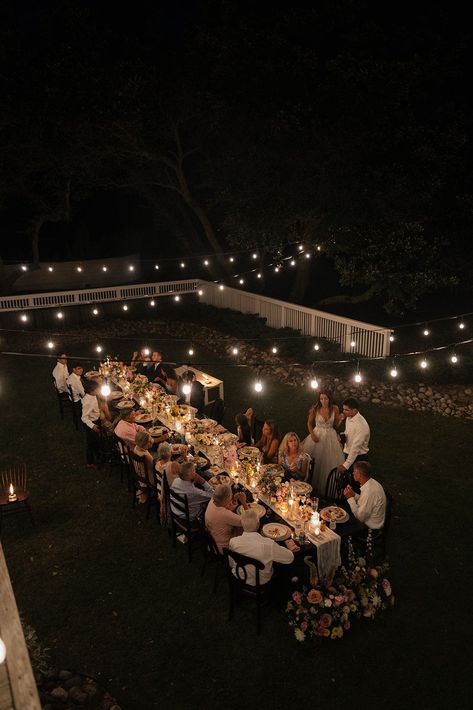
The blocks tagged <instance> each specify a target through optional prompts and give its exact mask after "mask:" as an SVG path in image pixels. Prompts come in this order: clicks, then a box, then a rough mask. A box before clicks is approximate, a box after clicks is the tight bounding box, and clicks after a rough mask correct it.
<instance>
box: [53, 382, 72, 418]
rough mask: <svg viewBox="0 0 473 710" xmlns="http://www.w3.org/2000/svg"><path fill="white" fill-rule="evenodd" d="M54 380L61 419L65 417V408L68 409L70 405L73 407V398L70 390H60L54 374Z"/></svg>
mask: <svg viewBox="0 0 473 710" xmlns="http://www.w3.org/2000/svg"><path fill="white" fill-rule="evenodd" d="M52 380H53V387H54V391H55V393H56V398H57V403H58V407H59V416H60V417H61V419H64V412H65V410H66V409H68V408H69V407H70V408H71V409H72V400H71V399H70V397H69V393H68V392H59V390H58V387H57V383H56V380H55V378H54V376H52Z"/></svg>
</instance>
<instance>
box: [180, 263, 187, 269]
mask: <svg viewBox="0 0 473 710" xmlns="http://www.w3.org/2000/svg"><path fill="white" fill-rule="evenodd" d="M180 267H181V269H185V268H186V265H185V263H184V262H183V261H181V263H180Z"/></svg>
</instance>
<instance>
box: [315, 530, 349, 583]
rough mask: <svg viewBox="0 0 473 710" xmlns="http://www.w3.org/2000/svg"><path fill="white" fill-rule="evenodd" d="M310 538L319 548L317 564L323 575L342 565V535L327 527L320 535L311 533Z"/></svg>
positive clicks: (320, 573)
mask: <svg viewBox="0 0 473 710" xmlns="http://www.w3.org/2000/svg"><path fill="white" fill-rule="evenodd" d="M308 538H309V540H310V541H311V543H312V544H313V545H315V547H316V548H317V566H318V569H319V575H320V576H321V577H325V576H326V575H327V574H329V573H330V572H332V571H333V570H334V569H337V567H339V566H340V565H341V563H342V560H341V558H340V535H337V533H336V532H334V531H333V530H330V528H325V530H324V531H323V532H321V533H320V535H314V534H313V533H309V534H308Z"/></svg>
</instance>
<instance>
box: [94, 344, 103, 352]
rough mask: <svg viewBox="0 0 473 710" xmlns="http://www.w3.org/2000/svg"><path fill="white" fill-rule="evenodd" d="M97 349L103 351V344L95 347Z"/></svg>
mask: <svg viewBox="0 0 473 710" xmlns="http://www.w3.org/2000/svg"><path fill="white" fill-rule="evenodd" d="M95 350H96V351H97V352H98V353H101V352H102V350H103V348H102V346H101V345H97V346H96V348H95Z"/></svg>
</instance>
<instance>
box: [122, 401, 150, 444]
mask: <svg viewBox="0 0 473 710" xmlns="http://www.w3.org/2000/svg"><path fill="white" fill-rule="evenodd" d="M135 419H136V412H135V411H134V410H133V409H131V408H130V409H122V411H121V414H120V421H119V422H118V424H117V426H116V427H115V434H116V435H117V436H118V438H119V439H121V440H122V441H124V442H125V444H126V445H127V446H129V447H130V449H132V448H133V447H134V445H135V437H136V432H138V431H146V429H145V428H144V426H141V424H137V423H136V422H135Z"/></svg>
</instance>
